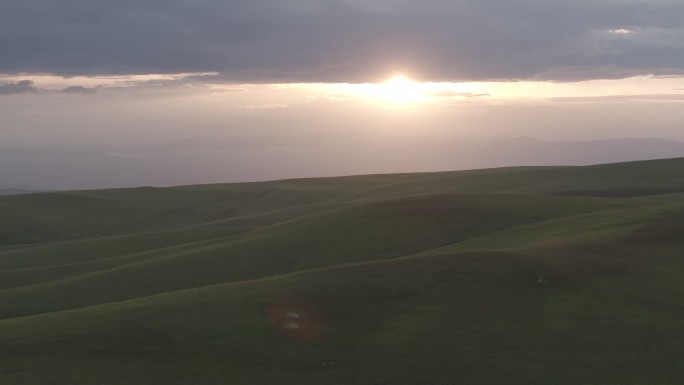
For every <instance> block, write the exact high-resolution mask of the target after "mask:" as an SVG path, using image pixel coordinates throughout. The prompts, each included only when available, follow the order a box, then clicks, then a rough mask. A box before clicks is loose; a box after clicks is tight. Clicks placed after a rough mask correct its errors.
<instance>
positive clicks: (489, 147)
mask: <svg viewBox="0 0 684 385" xmlns="http://www.w3.org/2000/svg"><path fill="white" fill-rule="evenodd" d="M683 156H684V143H682V142H677V141H672V140H665V139H658V138H623V139H606V140H585V141H547V140H541V139H537V138H532V137H491V138H476V137H426V136H418V135H416V136H414V137H406V136H404V137H399V136H396V137H393V136H371V135H369V136H367V137H360V136H349V137H337V138H325V139H324V138H323V137H318V138H316V137H308V138H307V137H297V138H294V137H286V136H282V137H258V136H254V137H249V136H230V137H195V138H184V139H180V140H175V141H170V142H167V143H163V144H160V145H156V146H147V147H144V148H138V149H134V150H131V149H127V150H124V149H117V148H111V147H107V146H103V145H100V144H77V145H65V146H60V147H49V148H47V147H46V148H22V149H17V148H0V189H12V190H13V191H11V192H10V193H17V191H14V190H16V188H17V186H40V187H38V189H59V190H62V189H92V188H111V187H131V186H171V185H185V184H205V183H220V182H244V181H258V180H273V179H288V178H301V177H319V176H340V175H355V174H369V173H375V174H379V173H400V172H422V171H426V172H429V171H443V170H464V169H476V168H491V167H506V166H522V165H546V166H556V165H589V164H598V163H610V162H622V161H632V160H649V159H662V158H675V157H683ZM20 189H21V190H24V188H23V187H21V188H20ZM31 189H33V188H31ZM31 189H28V190H31Z"/></svg>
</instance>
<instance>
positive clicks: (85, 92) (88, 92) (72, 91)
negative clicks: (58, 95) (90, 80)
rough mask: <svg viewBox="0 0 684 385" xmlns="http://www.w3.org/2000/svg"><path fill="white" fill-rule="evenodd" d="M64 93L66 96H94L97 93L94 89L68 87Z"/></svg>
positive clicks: (63, 90)
mask: <svg viewBox="0 0 684 385" xmlns="http://www.w3.org/2000/svg"><path fill="white" fill-rule="evenodd" d="M61 92H62V93H65V94H77V95H78V94H81V95H92V94H94V93H95V92H96V91H95V89H93V88H86V87H83V86H71V87H66V88H63V89H62V90H61Z"/></svg>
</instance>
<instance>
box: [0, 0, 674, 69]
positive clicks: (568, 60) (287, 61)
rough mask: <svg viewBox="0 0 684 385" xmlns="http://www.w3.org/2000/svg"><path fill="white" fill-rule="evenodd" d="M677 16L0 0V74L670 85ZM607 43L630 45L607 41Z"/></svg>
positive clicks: (326, 1) (663, 9)
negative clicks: (660, 78) (665, 77)
mask: <svg viewBox="0 0 684 385" xmlns="http://www.w3.org/2000/svg"><path fill="white" fill-rule="evenodd" d="M683 14H684V2H681V1H679V0H634V1H626V0H554V1H549V0H520V1H510V0H425V1H408V0H375V1H359V0H251V1H237V0H197V1H193V2H187V1H181V0H164V1H162V0H138V1H133V0H122V1H117V2H104V1H86V0H4V1H3V2H2V3H1V4H0V52H3V55H2V58H0V72H7V73H18V72H49V73H57V74H62V75H76V74H124V73H174V72H202V71H217V72H220V73H221V77H222V78H224V79H228V80H234V81H239V82H268V81H294V82H299V81H349V82H356V81H368V80H377V79H378V78H379V77H385V76H387V75H388V73H390V72H393V71H404V72H407V73H410V74H412V75H414V76H416V77H418V78H423V79H431V80H493V79H508V80H510V79H527V78H535V77H536V78H544V79H551V80H561V81H565V80H575V79H591V78H603V77H624V76H631V75H632V74H646V73H648V74H673V73H676V74H679V73H682V72H684V39H682V38H683V37H684V22H683V21H682V17H681V15H683ZM619 30H624V31H630V32H631V33H615V32H610V31H619ZM588 68H593V69H598V70H595V71H586V69H588ZM574 69H585V71H581V70H580V71H577V70H574ZM568 74H572V76H567V75H568Z"/></svg>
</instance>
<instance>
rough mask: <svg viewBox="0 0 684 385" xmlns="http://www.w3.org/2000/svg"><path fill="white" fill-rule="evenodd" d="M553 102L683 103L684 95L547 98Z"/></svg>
mask: <svg viewBox="0 0 684 385" xmlns="http://www.w3.org/2000/svg"><path fill="white" fill-rule="evenodd" d="M548 100H550V101H555V102H571V103H594V102H633V101H641V102H645V101H651V102H684V95H677V94H646V95H605V96H570V97H557V98H548Z"/></svg>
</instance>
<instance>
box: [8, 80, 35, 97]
mask: <svg viewBox="0 0 684 385" xmlns="http://www.w3.org/2000/svg"><path fill="white" fill-rule="evenodd" d="M36 91H37V89H36V88H35V87H34V86H33V81H31V80H20V81H18V82H14V83H4V84H0V95H6V96H7V95H18V94H28V93H33V92H36Z"/></svg>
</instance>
